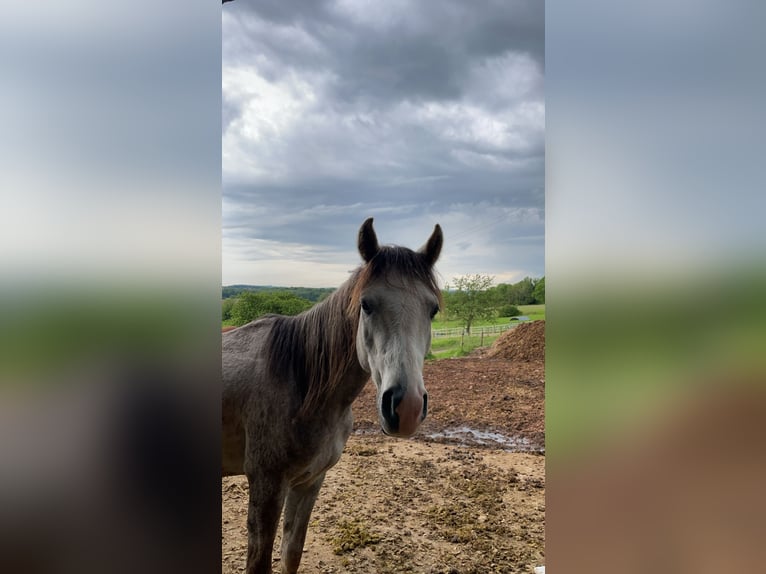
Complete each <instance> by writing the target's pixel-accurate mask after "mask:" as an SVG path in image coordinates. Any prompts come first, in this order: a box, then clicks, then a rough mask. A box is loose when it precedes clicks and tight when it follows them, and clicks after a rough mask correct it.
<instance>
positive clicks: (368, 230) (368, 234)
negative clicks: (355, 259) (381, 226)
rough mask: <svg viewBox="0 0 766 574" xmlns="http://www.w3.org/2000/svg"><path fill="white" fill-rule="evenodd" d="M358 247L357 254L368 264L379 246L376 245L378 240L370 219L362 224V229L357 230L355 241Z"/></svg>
mask: <svg viewBox="0 0 766 574" xmlns="http://www.w3.org/2000/svg"><path fill="white" fill-rule="evenodd" d="M357 245H358V247H359V254H360V255H361V256H362V259H364V261H365V263H367V262H369V261H370V260H371V259H372V258H373V257H375V255H377V253H378V251H380V246H379V245H378V238H377V236H376V235H375V230H374V229H373V228H372V217H369V218H367V220H366V221H365V222H364V223H362V227H360V228H359V239H358V241H357Z"/></svg>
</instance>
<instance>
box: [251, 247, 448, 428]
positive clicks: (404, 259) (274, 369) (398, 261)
mask: <svg viewBox="0 0 766 574" xmlns="http://www.w3.org/2000/svg"><path fill="white" fill-rule="evenodd" d="M379 279H383V280H384V281H386V282H387V283H389V284H400V285H401V284H405V285H407V284H414V283H415V282H421V283H423V284H425V285H426V286H427V287H428V288H429V289H430V290H431V291H432V293H433V294H434V295H435V296H436V298H437V299H438V301H439V306H440V307H441V306H442V294H441V290H440V289H439V285H438V283H437V281H436V277H435V275H434V272H433V268H432V266H431V265H430V263H429V262H428V259H427V257H426V255H424V254H423V253H420V252H416V251H412V250H411V249H408V248H406V247H398V246H383V247H381V248H380V250H379V251H378V252H377V254H376V255H375V256H374V257H373V258H372V259H371V260H370V261H369V262H368V263H366V264H364V265H362V266H360V267H358V268H357V269H356V270H355V271H353V272H352V274H351V277H350V278H349V279H348V280H346V282H344V283H343V284H342V285H341V286H340V287H338V289H337V290H335V291H334V292H333V293H332V294H331V295H330V296H329V297H328V298H327V299H325V300H324V301H321V302H320V303H317V304H316V305H314V306H313V307H312V308H311V309H309V310H308V311H304V312H303V313H301V314H300V315H296V316H294V317H285V316H281V315H275V316H272V319H273V324H272V328H271V330H270V334H269V340H268V342H267V345H266V348H267V364H268V369H269V371H270V373H271V375H272V377H285V376H289V375H292V377H293V378H294V379H295V381H296V383H297V385H298V390H299V392H300V394H301V396H302V398H303V403H302V404H301V408H300V410H299V412H298V417H299V418H300V417H303V416H306V415H307V414H309V413H311V412H313V411H314V410H315V409H316V408H318V407H319V406H321V404H322V402H323V399H324V398H325V397H326V396H327V394H328V393H331V392H332V391H333V390H334V389H336V388H337V387H338V386H339V385H341V383H342V382H343V381H344V379H345V378H346V377H347V376H348V375H349V373H350V372H351V371H352V369H354V368H355V367H356V368H361V367H360V366H359V361H358V358H357V355H356V331H357V328H358V326H359V311H360V305H361V296H362V292H363V290H364V288H365V287H366V286H367V285H369V284H370V283H371V282H372V281H376V280H379Z"/></svg>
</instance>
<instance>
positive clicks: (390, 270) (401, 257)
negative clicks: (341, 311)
mask: <svg viewBox="0 0 766 574" xmlns="http://www.w3.org/2000/svg"><path fill="white" fill-rule="evenodd" d="M375 281H384V282H386V283H388V284H391V285H412V284H414V283H422V284H423V285H425V286H426V287H427V288H428V289H429V290H430V291H431V293H433V295H434V297H436V299H437V300H438V302H439V308H442V306H443V300H442V292H441V289H439V284H438V282H437V280H436V275H435V274H434V270H433V266H432V265H431V264H430V263H429V260H428V257H427V256H426V255H424V254H423V253H418V252H417V251H412V250H411V249H407V248H406V247H398V246H393V245H386V246H383V247H381V248H380V250H379V251H378V253H377V254H376V255H375V257H373V258H372V259H371V260H370V262H369V263H367V264H365V265H364V266H362V267H361V268H360V269H359V270H358V276H357V278H356V281H355V282H354V285H353V289H352V291H351V299H350V301H349V313H350V314H351V313H353V314H354V315H355V316H356V317H358V316H359V306H360V305H361V299H362V292H363V291H364V290H365V289H366V288H367V287H369V286H370V285H371V284H372V283H373V282H375Z"/></svg>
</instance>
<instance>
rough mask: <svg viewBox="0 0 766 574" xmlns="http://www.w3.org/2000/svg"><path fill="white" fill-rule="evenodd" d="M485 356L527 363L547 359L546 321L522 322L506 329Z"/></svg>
mask: <svg viewBox="0 0 766 574" xmlns="http://www.w3.org/2000/svg"><path fill="white" fill-rule="evenodd" d="M484 356H485V357H499V358H502V359H508V360H510V361H523V362H526V363H531V362H537V361H540V362H543V361H545V321H532V322H531V323H522V324H521V325H519V326H518V327H515V328H513V329H511V330H510V331H506V332H505V333H503V334H502V335H500V336H499V337H498V338H497V339H496V340H495V342H494V343H492V346H491V347H490V349H489V351H487V353H486V354H485V355H484Z"/></svg>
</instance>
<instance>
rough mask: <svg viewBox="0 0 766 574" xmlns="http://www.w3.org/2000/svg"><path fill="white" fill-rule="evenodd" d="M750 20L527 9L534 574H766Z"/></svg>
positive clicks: (760, 94) (679, 9)
mask: <svg viewBox="0 0 766 574" xmlns="http://www.w3.org/2000/svg"><path fill="white" fill-rule="evenodd" d="M763 17H764V8H763V6H762V5H759V4H757V3H749V2H739V3H736V5H732V4H730V3H724V2H718V1H709V0H708V1H704V2H695V3H684V2H681V3H673V4H667V3H660V2H649V3H642V4H641V5H625V4H619V5H617V4H614V3H608V2H599V1H585V2H582V1H581V2H577V3H570V2H558V1H551V0H549V1H548V2H547V3H546V266H547V269H546V280H547V285H546V286H547V293H546V303H547V321H546V345H547V348H546V358H547V364H546V446H547V451H546V457H547V473H546V474H547V479H546V509H547V512H546V567H547V571H549V572H551V573H552V574H556V573H558V572H562V573H567V574H573V573H574V574H584V573H588V574H595V573H599V572H605V573H606V572H608V573H610V574H613V573H617V572H619V573H637V574H638V573H645V572H673V573H690V574H691V573H694V574H700V573H708V572H709V573H714V572H734V571H759V570H761V569H762V568H763V564H764V563H766V547H765V546H764V545H763V540H764V539H765V538H766V526H765V525H764V522H763V520H762V517H763V516H764V513H765V512H766V497H764V496H763V492H762V488H763V486H762V485H763V484H766V448H765V445H764V437H766V386H765V385H764V382H765V381H766V353H764V350H765V349H766V343H765V342H766V305H765V304H764V300H763V293H764V292H766V290H765V289H764V288H766V255H764V254H766V234H764V233H763V225H762V222H761V219H762V214H763V213H764V210H765V209H766V194H763V176H762V165H763V158H762V150H763V146H762V143H761V142H760V140H761V137H762V133H763V131H764V127H766V125H765V124H766V119H765V118H766V116H764V114H763V102H764V101H766V98H764V95H765V93H764V92H766V90H764V88H765V87H766V72H765V70H764V68H763V66H761V65H760V64H759V56H758V54H761V53H763V51H764V45H763V44H764V39H763V35H762V34H760V33H759V32H758V30H757V28H758V25H757V24H756V22H761V21H763Z"/></svg>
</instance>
